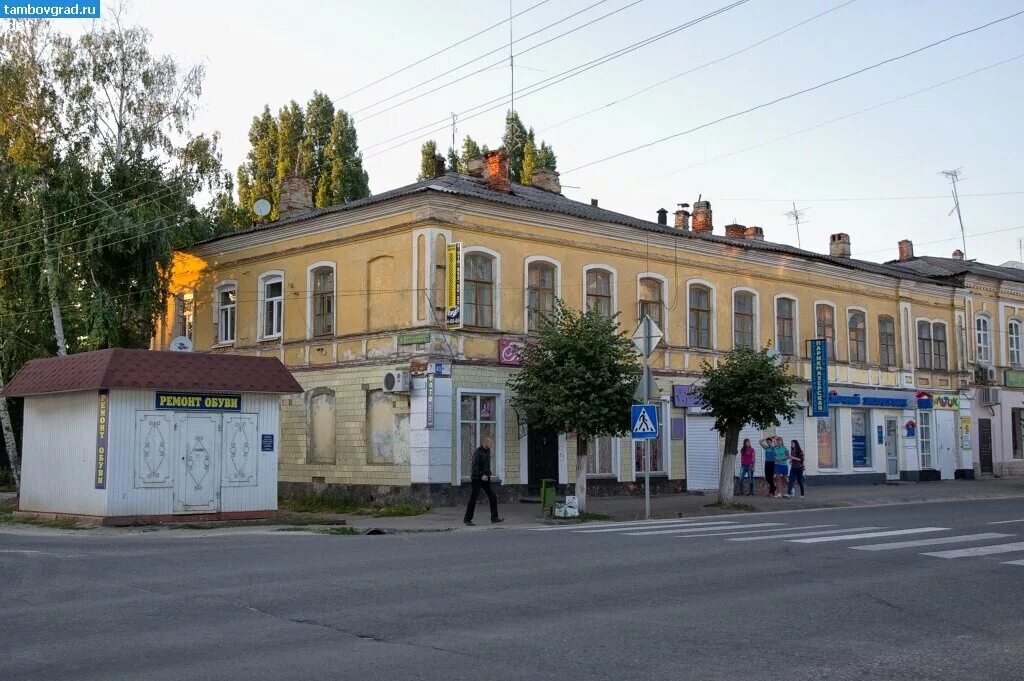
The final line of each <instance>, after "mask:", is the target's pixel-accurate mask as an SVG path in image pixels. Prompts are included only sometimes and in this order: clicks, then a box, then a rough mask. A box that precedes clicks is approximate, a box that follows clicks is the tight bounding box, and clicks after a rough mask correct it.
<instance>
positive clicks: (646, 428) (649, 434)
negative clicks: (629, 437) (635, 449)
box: [629, 404, 658, 440]
mask: <svg viewBox="0 0 1024 681" xmlns="http://www.w3.org/2000/svg"><path fill="white" fill-rule="evenodd" d="M629 422H630V423H631V424H632V426H631V428H630V430H631V431H632V433H633V439H634V440H657V439H658V408H657V406H655V405H653V404H634V405H633V406H632V407H631V408H630V416H629Z"/></svg>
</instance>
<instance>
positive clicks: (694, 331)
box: [690, 284, 711, 350]
mask: <svg viewBox="0 0 1024 681" xmlns="http://www.w3.org/2000/svg"><path fill="white" fill-rule="evenodd" d="M690 347H691V348H704V349H705V350H710V349H711V289H709V288H708V287H707V286H702V285H700V284H691V285H690Z"/></svg>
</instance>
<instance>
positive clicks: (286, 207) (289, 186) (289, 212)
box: [277, 175, 313, 220]
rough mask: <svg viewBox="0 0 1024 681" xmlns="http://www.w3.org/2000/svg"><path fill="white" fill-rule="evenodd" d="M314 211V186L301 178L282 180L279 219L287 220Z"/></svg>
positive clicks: (292, 177)
mask: <svg viewBox="0 0 1024 681" xmlns="http://www.w3.org/2000/svg"><path fill="white" fill-rule="evenodd" d="M311 210H313V186H312V185H311V184H310V183H309V180H306V179H304V178H301V177H296V176H294V175H292V176H291V177H286V178H284V179H283V180H281V198H280V199H279V200H278V205H277V219H278V220H285V219H287V218H293V217H295V216H296V215H301V214H302V213H308V212H309V211H311Z"/></svg>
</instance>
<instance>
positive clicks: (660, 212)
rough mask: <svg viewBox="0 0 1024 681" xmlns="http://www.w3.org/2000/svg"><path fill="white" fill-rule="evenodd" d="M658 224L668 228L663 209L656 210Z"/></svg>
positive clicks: (666, 216)
mask: <svg viewBox="0 0 1024 681" xmlns="http://www.w3.org/2000/svg"><path fill="white" fill-rule="evenodd" d="M658 224H659V225H666V226H668V211H667V210H665V209H664V208H659V209H658Z"/></svg>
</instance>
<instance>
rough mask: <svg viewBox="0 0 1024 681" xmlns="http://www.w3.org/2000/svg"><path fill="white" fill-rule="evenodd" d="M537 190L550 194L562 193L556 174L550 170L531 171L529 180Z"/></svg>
mask: <svg viewBox="0 0 1024 681" xmlns="http://www.w3.org/2000/svg"><path fill="white" fill-rule="evenodd" d="M530 184H532V185H533V186H534V187H536V188H537V189H543V190H544V191H546V192H551V193H552V194H561V193H562V183H561V182H559V181H558V173H557V172H555V171H554V170H551V168H537V169H535V170H534V171H533V177H532V178H531V180H530Z"/></svg>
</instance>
